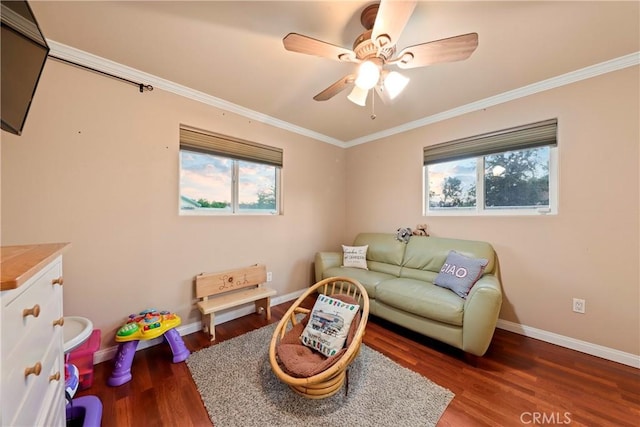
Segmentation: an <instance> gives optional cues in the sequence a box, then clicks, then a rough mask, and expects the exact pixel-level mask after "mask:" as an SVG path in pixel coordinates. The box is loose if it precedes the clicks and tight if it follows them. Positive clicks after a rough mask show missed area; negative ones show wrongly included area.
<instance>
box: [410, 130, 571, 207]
mask: <svg viewBox="0 0 640 427" xmlns="http://www.w3.org/2000/svg"><path fill="white" fill-rule="evenodd" d="M557 126H558V124H557V119H549V120H543V121H540V122H536V123H531V124H527V125H522V126H516V127H513V128H509V129H504V130H500V131H496V132H490V133H486V134H482V135H477V136H473V137H468V138H462V139H458V140H454V141H449V142H444V143H440V144H436V145H431V146H428V147H425V148H424V165H423V168H422V178H423V179H422V182H423V191H422V212H423V215H425V216H525V215H557V214H558V200H559V197H558V189H559V183H558V166H559V163H558V141H557ZM545 146H546V147H548V148H549V206H548V207H540V208H535V207H522V208H518V207H505V208H501V207H495V208H494V207H489V208H487V207H485V191H484V184H485V167H484V161H485V156H488V155H494V154H502V153H509V152H517V151H522V150H526V149H531V148H536V147H545ZM465 159H466V160H469V159H475V160H476V182H475V184H476V206H475V207H451V208H440V207H438V208H431V207H430V203H429V202H430V195H429V165H435V164H439V163H444V162H451V161H454V160H465Z"/></svg>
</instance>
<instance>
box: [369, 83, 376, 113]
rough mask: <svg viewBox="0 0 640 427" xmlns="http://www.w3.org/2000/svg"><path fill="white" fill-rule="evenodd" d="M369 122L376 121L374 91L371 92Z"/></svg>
mask: <svg viewBox="0 0 640 427" xmlns="http://www.w3.org/2000/svg"><path fill="white" fill-rule="evenodd" d="M369 92H371V120H375V119H376V94H375V91H373V90H371V91H369Z"/></svg>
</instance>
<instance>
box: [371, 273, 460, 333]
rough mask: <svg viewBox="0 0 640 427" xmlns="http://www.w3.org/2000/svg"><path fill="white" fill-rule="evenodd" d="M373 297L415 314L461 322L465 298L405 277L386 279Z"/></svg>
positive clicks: (456, 324)
mask: <svg viewBox="0 0 640 427" xmlns="http://www.w3.org/2000/svg"><path fill="white" fill-rule="evenodd" d="M376 300H377V301H378V302H380V303H384V304H386V305H389V306H391V307H395V308H397V309H399V310H403V311H406V312H408V313H412V314H415V315H417V316H421V317H426V318H428V319H432V320H437V321H440V322H443V323H448V324H450V325H455V326H462V318H463V314H464V301H465V300H464V299H462V298H460V297H459V296H458V295H456V294H455V293H453V292H451V291H450V290H449V289H445V288H441V287H440V286H436V285H434V284H433V283H429V282H423V281H421V280H415V279H405V278H396V279H389V280H385V281H383V282H381V283H380V284H379V285H378V286H377V288H376Z"/></svg>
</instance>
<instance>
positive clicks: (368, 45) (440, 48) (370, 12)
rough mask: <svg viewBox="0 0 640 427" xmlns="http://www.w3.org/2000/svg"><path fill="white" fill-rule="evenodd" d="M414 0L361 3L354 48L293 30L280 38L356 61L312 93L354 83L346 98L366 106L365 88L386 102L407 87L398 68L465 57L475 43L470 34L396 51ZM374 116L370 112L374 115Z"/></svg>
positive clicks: (321, 96) (325, 94)
mask: <svg viewBox="0 0 640 427" xmlns="http://www.w3.org/2000/svg"><path fill="white" fill-rule="evenodd" d="M416 3H417V2H416V1H392V0H381V1H380V3H374V4H371V5H368V6H367V7H365V8H364V10H363V11H362V13H361V15H360V22H361V23H362V25H363V26H364V28H365V30H366V31H365V32H363V33H362V34H360V35H359V36H358V37H357V38H356V40H355V41H354V43H353V50H349V49H346V48H343V47H340V46H336V45H333V44H330V43H326V42H323V41H320V40H317V39H314V38H311V37H308V36H304V35H302V34H297V33H289V34H287V35H286V36H285V37H284V39H282V42H283V44H284V47H285V49H287V50H289V51H291V52H298V53H304V54H307V55H315V56H320V57H323V58H329V59H333V60H336V61H341V62H352V63H355V64H359V67H358V70H357V72H355V73H353V74H348V75H346V76H344V77H343V78H341V79H340V80H338V81H336V82H335V83H333V84H332V85H331V86H329V87H328V88H326V89H325V90H323V91H322V92H320V93H318V94H317V95H316V96H314V97H313V99H315V100H316V101H326V100H328V99H330V98H332V97H333V96H335V95H336V94H338V93H340V92H341V91H343V90H344V89H346V88H347V87H350V86H351V85H353V89H352V90H351V93H350V94H349V96H348V97H347V98H348V99H349V100H350V101H352V102H354V103H355V104H358V105H360V106H363V107H364V106H365V104H366V101H367V97H368V95H369V91H370V90H371V89H373V88H375V91H376V93H378V95H379V96H380V98H381V99H382V100H383V101H384V102H385V103H389V102H390V101H392V100H393V99H394V98H396V97H397V96H398V95H399V94H400V93H401V92H402V91H403V89H404V88H405V87H406V85H407V84H408V82H409V79H408V78H407V77H405V76H403V75H402V74H400V73H399V72H397V71H390V70H389V69H388V68H389V67H391V66H397V67H398V68H401V69H410V68H417V67H424V66H427V65H433V64H438V63H442V62H453V61H461V60H463V59H467V58H468V57H469V56H471V54H472V53H473V51H474V50H475V49H476V47H478V34H476V33H469V34H463V35H460V36H455V37H450V38H446V39H441V40H436V41H431V42H427V43H422V44H417V45H415V46H410V47H407V48H404V49H402V50H401V51H400V52H399V53H398V54H397V55H396V43H397V41H398V39H399V38H400V35H401V33H402V30H403V29H404V27H405V26H406V24H407V22H408V21H409V18H410V17H411V14H412V13H413V10H414V8H415V6H416ZM374 117H375V115H372V118H374Z"/></svg>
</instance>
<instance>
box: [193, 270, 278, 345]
mask: <svg viewBox="0 0 640 427" xmlns="http://www.w3.org/2000/svg"><path fill="white" fill-rule="evenodd" d="M266 281H267V269H266V267H265V266H264V265H258V264H256V265H252V266H251V267H246V268H240V269H236V270H228V271H223V272H220V273H202V274H199V275H197V276H196V278H195V285H196V298H198V300H199V301H198V302H197V303H196V305H197V306H198V309H199V310H200V313H202V330H203V331H205V332H208V333H209V335H210V336H211V341H214V340H215V339H216V331H215V325H214V320H215V313H216V312H217V311H221V310H225V309H228V308H232V307H236V306H239V305H242V304H247V303H250V302H254V303H255V306H256V313H260V312H261V311H264V312H265V313H266V317H267V320H270V319H271V296H273V295H275V294H276V291H275V290H274V289H270V288H267V287H265V286H263V283H264V282H266Z"/></svg>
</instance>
